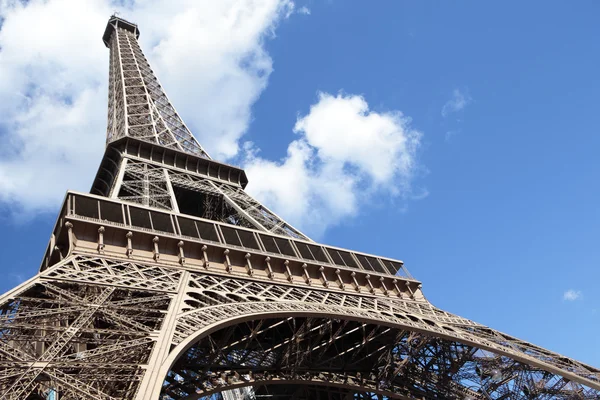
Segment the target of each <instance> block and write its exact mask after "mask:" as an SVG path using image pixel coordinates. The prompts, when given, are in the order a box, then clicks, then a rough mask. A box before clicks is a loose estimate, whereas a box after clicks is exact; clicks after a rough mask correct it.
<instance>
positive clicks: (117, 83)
mask: <svg viewBox="0 0 600 400" xmlns="http://www.w3.org/2000/svg"><path fill="white" fill-rule="evenodd" d="M139 36H140V31H139V29H138V27H137V25H136V24H132V23H131V22H128V21H125V20H124V19H122V18H119V17H116V16H112V17H110V19H109V20H108V24H107V25H106V30H105V31H104V35H103V36H102V41H103V42H104V44H105V45H106V47H108V48H109V49H110V71H109V86H108V130H107V133H106V143H107V144H109V143H111V142H114V141H117V140H119V139H122V138H124V137H132V138H136V139H138V140H143V141H146V142H150V143H154V144H158V145H161V146H164V147H168V148H171V149H175V150H179V151H182V152H185V153H188V154H193V155H195V156H200V157H203V158H207V159H210V157H209V156H208V154H207V153H206V152H205V151H204V149H203V148H202V146H200V143H198V141H197V140H196V139H195V138H194V136H193V135H192V133H191V132H190V130H189V129H188V128H187V126H186V125H185V124H184V122H183V120H182V119H181V117H179V115H178V114H177V111H175V108H174V107H173V106H172V105H171V102H170V101H169V99H168V98H167V95H166V94H165V92H164V91H163V89H162V87H161V85H160V83H159V82H158V79H157V78H156V76H155V75H154V71H152V68H150V64H149V63H148V61H147V60H146V57H145V56H144V53H143V52H142V50H141V48H140V45H139V43H138V41H137V39H138V37H139Z"/></svg>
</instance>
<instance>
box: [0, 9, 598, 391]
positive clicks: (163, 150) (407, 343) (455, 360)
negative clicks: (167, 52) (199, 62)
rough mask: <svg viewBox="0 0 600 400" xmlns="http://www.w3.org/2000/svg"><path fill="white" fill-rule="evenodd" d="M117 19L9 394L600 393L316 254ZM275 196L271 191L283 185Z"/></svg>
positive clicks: (401, 290)
mask: <svg viewBox="0 0 600 400" xmlns="http://www.w3.org/2000/svg"><path fill="white" fill-rule="evenodd" d="M138 37H139V30H138V27H137V25H135V24H132V23H130V22H127V21H125V20H123V19H121V18H118V17H116V16H113V17H111V18H110V19H109V21H108V25H107V27H106V31H105V32H104V36H103V41H104V44H105V45H106V46H107V47H108V48H109V49H110V67H109V68H110V75H109V98H108V131H107V144H106V150H105V153H104V157H103V159H102V162H101V164H100V168H99V169H98V173H97V175H96V177H95V180H94V183H93V186H92V188H91V191H90V192H91V193H89V194H88V193H77V192H73V191H69V192H67V195H66V197H65V200H64V203H63V205H62V208H61V211H60V213H59V216H58V219H57V221H56V225H55V227H54V230H53V232H52V235H51V238H50V242H49V245H48V247H47V250H46V252H45V255H44V257H43V261H42V264H41V267H40V270H39V273H38V274H37V275H36V276H34V277H33V278H31V279H29V280H28V281H26V282H24V283H22V284H21V285H19V286H18V287H16V288H14V289H13V290H11V291H9V292H8V293H6V294H4V295H3V296H2V297H0V307H1V308H0V330H1V331H0V332H1V333H0V398H2V399H10V400H24V399H25V400H34V399H38V400H39V399H45V400H67V399H69V400H72V399H98V400H113V399H135V400H157V399H163V400H166V399H186V400H191V399H200V398H214V399H216V398H223V399H258V398H291V399H383V398H390V399H483V400H485V399H498V400H500V399H510V400H515V399H600V370H599V369H596V368H594V367H591V366H588V365H585V364H583V363H580V362H577V361H575V360H572V359H570V358H567V357H564V356H562V355H559V354H556V353H553V352H551V351H548V350H545V349H543V348H541V347H538V346H535V345H533V344H530V343H527V342H524V341H522V340H519V339H517V338H514V337H512V336H510V335H507V334H504V333H501V332H498V331H496V330H494V329H491V328H488V327H486V326H483V325H481V324H478V323H476V322H473V321H470V320H468V319H465V318H461V317H459V316H457V315H454V314H451V313H449V312H446V311H443V310H440V309H439V308H436V307H435V306H434V305H432V304H431V303H429V302H428V301H427V299H426V298H425V297H424V295H423V292H422V285H421V282H419V281H418V280H416V279H415V278H413V277H412V276H411V275H410V274H409V273H408V271H407V270H406V268H405V266H404V265H403V263H402V261H399V260H393V259H389V258H385V257H379V256H375V255H370V254H364V253H360V252H356V251H352V250H346V249H342V248H337V247H332V246H327V245H324V244H320V243H316V242H314V241H312V240H311V239H310V238H308V237H307V236H305V235H304V234H303V233H302V232H300V231H299V230H297V229H295V228H294V227H292V226H291V225H289V224H288V223H286V222H285V221H284V220H283V219H281V218H280V217H279V216H277V215H276V214H275V213H274V212H272V211H271V210H269V209H268V208H267V207H265V206H263V205H262V204H261V203H259V202H258V201H256V200H255V199H253V198H252V197H250V196H249V195H248V194H247V193H246V192H245V191H244V188H245V186H246V184H247V183H248V179H247V177H246V174H245V173H244V171H243V170H242V169H240V168H237V167H234V166H231V165H227V164H224V163H221V162H218V161H214V160H212V159H211V158H210V157H209V156H208V154H207V153H206V151H205V150H204V149H203V148H202V146H201V145H200V144H199V143H198V142H197V141H196V139H195V138H194V136H193V135H192V134H191V132H190V130H189V129H188V128H187V127H186V125H185V124H184V123H183V121H182V119H181V118H180V116H179V115H178V114H177V112H176V111H175V109H174V107H173V106H172V104H171V102H170V101H169V99H168V98H167V96H166V94H165V92H164V90H163V88H162V87H161V85H160V83H159V82H158V80H157V78H156V76H155V75H154V73H153V71H152V69H151V67H150V65H149V64H148V61H147V60H146V58H145V57H144V54H143V53H142V50H141V49H140V46H139V44H138V41H137V39H138ZM273 184H274V185H276V184H277V182H273Z"/></svg>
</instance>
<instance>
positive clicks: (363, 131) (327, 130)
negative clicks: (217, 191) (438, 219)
mask: <svg viewBox="0 0 600 400" xmlns="http://www.w3.org/2000/svg"><path fill="white" fill-rule="evenodd" d="M409 124H410V120H409V119H408V118H406V117H404V116H403V115H402V114H401V113H400V112H398V111H393V112H381V113H378V112H374V111H370V110H369V106H368V104H367V101H366V100H365V99H364V98H363V97H361V96H357V95H342V94H339V95H337V96H333V95H330V94H327V93H320V94H319V99H318V102H317V103H316V104H314V105H312V106H311V108H310V112H309V113H308V114H307V115H305V116H301V117H299V118H298V120H297V122H296V124H295V126H294V131H295V132H296V133H297V134H299V135H300V138H299V139H297V140H295V141H293V142H292V143H291V144H290V145H289V147H288V151H287V156H286V157H285V158H284V159H283V160H281V161H280V162H273V161H269V160H265V159H262V158H260V157H259V156H258V155H257V153H256V151H255V150H253V151H250V152H249V153H248V158H247V160H246V163H245V168H246V171H247V172H248V175H249V176H250V177H260V178H259V179H257V178H254V179H251V180H250V184H249V186H248V190H249V192H250V193H252V194H254V195H255V196H256V197H258V198H259V199H261V200H264V201H265V202H266V203H267V204H268V205H271V206H272V207H273V208H274V210H275V211H276V212H279V213H281V214H282V215H284V216H285V217H286V218H288V219H289V221H290V222H291V223H293V224H298V226H299V227H300V228H301V229H304V230H306V231H307V232H310V233H313V234H316V235H319V234H320V233H322V231H323V230H324V229H326V228H327V227H328V226H330V225H333V224H336V223H339V222H340V221H341V220H342V219H343V218H347V217H351V216H354V215H355V214H356V213H357V212H358V210H359V208H360V206H361V205H362V204H364V203H365V202H366V201H367V200H368V199H369V198H371V197H372V196H373V195H375V194H381V193H386V194H388V195H392V196H404V195H411V189H410V182H411V179H412V178H413V175H414V172H415V168H416V160H415V153H416V150H417V148H418V146H419V144H420V138H421V134H420V133H419V132H417V131H415V130H413V129H411V128H410V126H409ZM417 197H418V196H417Z"/></svg>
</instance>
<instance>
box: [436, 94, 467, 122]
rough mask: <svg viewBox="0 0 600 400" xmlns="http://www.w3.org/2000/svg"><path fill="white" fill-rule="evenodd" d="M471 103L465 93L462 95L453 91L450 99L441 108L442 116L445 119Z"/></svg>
mask: <svg viewBox="0 0 600 400" xmlns="http://www.w3.org/2000/svg"><path fill="white" fill-rule="evenodd" d="M471 101H472V99H471V97H470V96H469V95H468V94H467V93H463V92H461V91H460V90H459V89H454V91H453V92H452V98H451V99H450V100H448V101H447V102H446V104H444V106H443V107H442V116H443V117H447V116H448V115H449V114H451V113H455V112H458V111H461V110H462V109H464V108H465V107H466V106H467V105H468V104H469V103H470V102H471Z"/></svg>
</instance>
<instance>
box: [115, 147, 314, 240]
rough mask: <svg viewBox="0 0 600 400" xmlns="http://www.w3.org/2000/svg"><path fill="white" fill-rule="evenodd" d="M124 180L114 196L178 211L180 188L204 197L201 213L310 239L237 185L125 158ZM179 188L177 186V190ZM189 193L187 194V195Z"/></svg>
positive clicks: (201, 200)
mask: <svg viewBox="0 0 600 400" xmlns="http://www.w3.org/2000/svg"><path fill="white" fill-rule="evenodd" d="M121 169H122V173H121V177H122V178H121V180H120V182H118V183H117V184H116V185H115V187H114V188H113V191H112V197H115V198H118V199H121V200H124V201H128V202H133V203H138V204H143V205H145V206H149V207H154V208H159V209H165V210H175V211H179V210H178V206H177V205H178V202H181V201H182V199H181V196H182V195H179V196H178V193H177V191H176V189H177V188H184V189H186V190H188V191H192V192H196V193H199V194H201V195H202V196H201V197H200V198H199V199H198V200H199V202H198V203H197V204H198V207H197V214H199V215H197V216H199V217H202V218H206V219H212V220H215V221H220V222H225V223H229V224H231V225H237V226H243V227H247V228H253V229H258V230H261V231H263V232H269V233H274V234H277V235H282V236H288V237H292V238H295V239H301V240H310V239H309V238H308V237H307V236H305V235H304V234H302V233H301V232H300V231H299V230H297V229H296V228H294V227H292V226H291V225H290V224H288V223H287V222H285V221H284V220H283V219H281V218H280V217H279V216H277V215H276V214H275V213H273V212H272V211H271V210H269V209H268V208H267V207H265V206H263V205H262V204H260V203H259V202H258V201H256V200H255V199H253V198H252V197H251V196H250V195H248V194H247V193H246V192H245V191H244V190H243V189H241V188H239V187H236V186H234V185H228V184H223V183H217V182H214V181H212V180H210V179H207V178H206V177H204V176H200V175H195V174H192V173H189V172H181V171H178V170H175V169H170V168H168V167H166V166H165V165H160V164H155V163H150V162H144V161H141V160H138V159H133V158H124V160H123V162H122V164H121ZM174 188H175V189H174ZM185 195H186V193H184V194H183V196H185Z"/></svg>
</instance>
